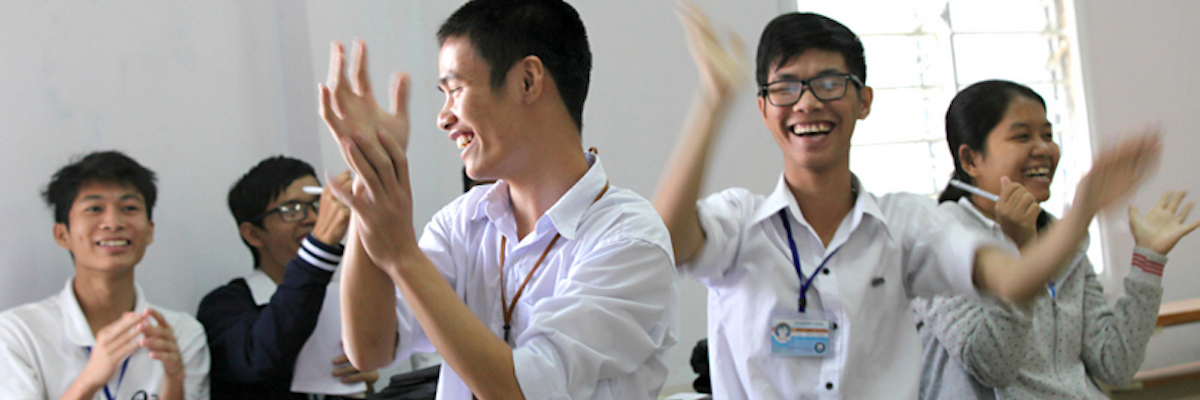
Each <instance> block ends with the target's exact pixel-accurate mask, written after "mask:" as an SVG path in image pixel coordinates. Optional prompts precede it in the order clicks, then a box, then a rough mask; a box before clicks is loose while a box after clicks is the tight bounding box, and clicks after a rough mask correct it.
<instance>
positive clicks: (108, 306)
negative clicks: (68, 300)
mask: <svg viewBox="0 0 1200 400" xmlns="http://www.w3.org/2000/svg"><path fill="white" fill-rule="evenodd" d="M72 286H73V289H74V290H75V299H76V300H78V301H79V308H80V309H81V310H83V316H84V317H85V318H87V321H88V326H90V327H91V329H92V335H93V336H94V335H95V334H96V332H99V331H100V329H102V328H104V327H106V326H108V325H109V324H111V323H113V322H114V321H116V320H117V319H120V318H121V315H122V314H124V313H126V312H129V311H133V307H134V302H135V301H136V300H137V290H136V289H134V286H133V273H132V272H129V273H124V274H104V273H88V272H83V271H80V270H79V269H76V273H75V283H74V285H72Z"/></svg>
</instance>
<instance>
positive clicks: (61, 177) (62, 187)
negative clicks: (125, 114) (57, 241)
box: [42, 150, 158, 225]
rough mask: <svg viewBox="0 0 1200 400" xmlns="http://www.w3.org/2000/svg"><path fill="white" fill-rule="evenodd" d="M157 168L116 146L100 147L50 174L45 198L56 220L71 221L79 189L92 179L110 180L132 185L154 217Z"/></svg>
mask: <svg viewBox="0 0 1200 400" xmlns="http://www.w3.org/2000/svg"><path fill="white" fill-rule="evenodd" d="M155 179H156V178H155V177H154V171H151V170H150V169H148V168H146V167H143V166H142V165H141V164H138V162H137V161H134V160H133V159H132V158H129V156H127V155H125V154H124V153H121V152H119V151H116V150H109V151H97V152H92V153H89V154H87V155H85V156H83V157H82V158H79V157H77V158H75V159H74V160H73V161H72V162H71V163H70V164H67V165H66V166H64V167H62V168H61V169H59V170H58V172H55V173H54V176H53V177H51V178H50V184H49V185H47V186H46V190H45V191H43V192H42V199H44V200H45V201H46V204H47V205H49V206H50V207H51V208H53V209H54V222H55V223H60V224H67V225H70V224H69V223H68V222H69V219H70V216H71V207H72V206H73V205H75V198H76V197H78V196H79V189H80V188H81V187H83V185H85V184H89V183H95V182H100V183H111V184H118V185H129V186H133V188H134V189H136V190H137V191H138V193H141V195H142V199H143V200H145V202H146V218H147V219H152V218H151V216H152V213H153V210H154V201H155V200H157V199H158V188H157V187H156V186H155V184H154V182H155Z"/></svg>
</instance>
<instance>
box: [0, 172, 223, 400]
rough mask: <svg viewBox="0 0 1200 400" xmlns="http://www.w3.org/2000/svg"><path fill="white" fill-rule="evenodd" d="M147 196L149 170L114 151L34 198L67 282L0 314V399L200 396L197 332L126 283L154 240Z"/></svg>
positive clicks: (60, 177) (203, 381)
mask: <svg viewBox="0 0 1200 400" xmlns="http://www.w3.org/2000/svg"><path fill="white" fill-rule="evenodd" d="M156 193H157V190H156V188H155V186H154V173H153V172H151V171H150V170H148V169H146V168H145V167H142V166H141V165H139V164H138V163H137V162H136V161H134V160H133V159H130V158H129V157H127V156H125V155H124V154H121V153H118V152H115V151H107V152H96V153H92V154H89V155H87V156H86V157H83V158H81V159H79V160H78V161H76V162H74V163H72V164H70V165H67V166H65V167H63V168H62V169H60V170H59V171H58V172H57V173H55V175H54V178H53V179H52V180H51V182H50V185H49V186H48V187H47V189H46V192H45V193H44V196H45V198H46V202H47V203H49V204H50V206H51V207H52V208H53V209H54V220H55V225H54V239H55V241H57V242H58V245H59V246H62V248H64V249H67V251H69V252H70V253H71V258H72V259H73V260H74V262H75V276H74V277H73V278H71V279H69V280H68V281H67V284H66V287H64V288H63V290H62V291H61V292H59V293H58V294H57V295H54V296H51V297H50V298H47V299H45V300H42V301H40V302H37V303H30V304H26V305H22V306H18V307H16V308H13V309H10V310H8V311H5V312H4V313H0V376H2V377H3V379H0V398H5V399H105V400H108V399H129V398H147V399H162V400H182V399H185V398H186V399H207V398H208V367H209V358H208V347H207V344H206V342H205V340H204V328H203V327H201V326H200V323H199V322H196V320H195V319H194V318H192V317H191V316H189V315H187V314H184V313H181V312H176V311H171V310H167V309H163V308H158V307H156V306H154V305H152V304H150V303H149V302H147V301H146V299H145V297H144V296H143V294H142V290H141V288H139V287H138V286H137V285H136V284H135V283H134V279H133V275H134V274H133V273H134V266H136V265H137V264H138V262H140V261H141V260H142V255H144V254H145V252H146V247H147V246H149V245H150V243H151V242H152V241H153V239H154V222H152V221H151V219H150V215H151V211H152V209H153V208H154V201H155V198H156ZM138 396H141V397H138Z"/></svg>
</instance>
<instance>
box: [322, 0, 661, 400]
mask: <svg viewBox="0 0 1200 400" xmlns="http://www.w3.org/2000/svg"><path fill="white" fill-rule="evenodd" d="M438 39H439V43H440V44H441V53H440V58H439V75H440V79H439V88H440V89H441V90H442V91H443V92H445V94H446V102H445V104H444V105H443V107H442V110H441V112H440V113H439V115H438V119H437V122H438V126H439V128H441V129H443V130H445V131H447V132H449V138H450V139H451V140H452V141H455V142H456V143H457V144H458V145H459V147H460V148H462V152H461V155H460V157H461V158H462V160H463V163H464V164H465V165H466V168H467V173H468V175H469V176H470V177H471V178H473V179H479V180H488V179H497V180H498V181H497V182H496V183H495V184H490V185H484V186H479V187H476V188H474V189H472V190H471V191H470V192H468V193H467V194H465V195H463V196H461V197H459V198H458V199H456V200H455V201H453V202H452V203H450V204H449V205H447V206H446V207H445V208H443V209H442V210H441V211H439V212H438V213H437V214H436V215H435V216H434V217H433V221H431V222H430V223H429V224H428V225H427V226H426V228H425V232H424V234H423V235H422V236H421V238H420V240H419V241H418V239H417V236H416V233H415V232H414V230H413V221H412V196H411V188H410V186H409V179H408V170H407V161H406V158H405V154H406V153H405V151H406V148H407V141H408V140H407V139H408V113H407V104H406V101H407V99H406V98H405V97H406V91H407V87H408V81H407V79H408V78H407V77H406V76H398V77H397V79H396V82H397V84H395V85H394V86H393V88H392V92H391V94H392V100H393V108H392V110H391V111H390V112H385V111H383V110H381V109H379V107H378V106H377V105H376V104H375V102H374V98H373V96H372V93H371V91H370V85H369V83H368V82H367V75H366V72H365V70H366V68H365V56H364V54H363V52H364V49H363V46H362V44H361V43H358V44H356V46H355V53H356V54H355V59H356V61H357V63H356V66H355V69H354V71H353V72H354V73H353V74H352V77H353V78H354V80H353V81H350V82H347V81H346V80H345V78H344V76H343V74H342V64H343V55H342V51H341V48H340V46H337V45H335V49H334V54H333V60H332V63H331V64H332V66H331V71H330V72H331V77H330V78H331V82H330V84H329V87H322V89H321V99H322V106H323V107H322V112H323V117H324V118H325V121H326V123H327V124H328V125H329V127H330V129H331V130H332V131H333V133H334V135H335V137H336V138H337V139H338V142H339V143H340V144H341V146H342V150H343V155H344V156H345V157H346V159H347V160H348V161H349V162H350V165H351V167H352V168H353V169H354V171H355V172H356V173H357V175H358V176H357V177H356V178H355V179H356V180H355V182H354V183H353V187H352V188H345V187H343V188H339V189H338V190H335V193H337V194H338V196H339V197H340V198H342V199H343V202H344V203H346V204H347V205H349V206H350V207H351V209H352V210H353V217H352V218H351V233H350V237H349V239H348V243H347V252H346V256H345V258H344V259H343V268H344V269H343V274H344V275H343V278H342V288H343V289H342V309H343V313H342V315H343V325H344V327H345V329H344V330H343V332H344V338H345V341H346V346H347V350H348V351H347V353H348V354H349V355H350V358H351V361H352V362H353V363H354V364H355V365H356V366H358V367H359V368H368V369H369V368H375V367H378V366H382V365H385V364H386V363H388V362H390V361H391V360H392V359H393V357H394V356H395V353H396V350H397V349H399V350H400V352H401V353H403V352H406V351H409V350H411V349H413V348H417V349H425V350H431V349H433V348H436V350H437V351H438V353H439V354H440V355H441V356H442V357H443V359H444V360H445V364H444V365H445V367H444V368H443V369H442V375H441V380H440V382H439V390H438V398H439V399H456V400H468V399H471V398H472V397H477V398H479V399H483V400H487V399H521V398H528V399H566V398H571V399H620V400H627V399H654V398H657V396H658V393H659V391H660V390H661V389H662V386H663V383H664V381H665V379H666V374H667V366H666V365H665V364H664V352H665V350H666V349H667V348H668V347H670V346H671V345H672V344H673V343H674V342H675V337H674V330H675V327H674V325H675V319H676V313H677V307H678V300H677V297H676V291H675V281H674V279H675V277H674V274H675V272H674V269H673V268H672V262H673V260H672V255H671V246H670V238H669V237H668V235H667V230H666V229H665V227H664V226H663V225H662V221H661V220H660V219H659V218H658V216H657V215H655V213H654V209H653V208H652V207H651V206H650V204H649V202H647V201H646V200H645V199H643V198H641V197H640V196H638V195H637V194H635V193H633V192H632V191H629V190H627V189H621V188H619V187H618V184H619V183H618V182H611V184H610V182H609V179H608V177H607V175H606V173H605V171H604V168H603V166H602V165H601V163H600V159H599V157H598V156H596V155H594V154H593V155H587V154H585V153H584V152H583V149H582V139H581V137H580V132H581V131H580V129H581V118H582V114H583V102H584V98H585V97H586V94H587V87H588V80H589V74H590V70H591V52H590V50H589V49H588V44H587V36H586V33H585V32H584V28H583V24H582V22H581V21H580V19H579V16H578V14H577V13H576V12H575V10H574V9H572V8H571V7H570V6H569V5H567V4H565V3H563V2H561V1H558V0H537V1H473V2H469V3H467V4H466V5H464V6H463V7H462V8H460V9H459V10H458V11H456V12H455V13H454V14H453V15H452V16H451V17H450V18H449V19H448V20H447V21H446V22H445V23H444V24H443V25H442V27H441V29H440V30H439V33H438ZM397 292H398V293H399V297H400V298H402V299H403V300H404V303H407V305H408V307H403V306H401V307H400V308H399V312H397V309H395V308H393V307H392V306H393V305H395V304H397V299H398V298H397ZM408 310H411V314H409V312H408ZM397 314H400V318H397ZM418 325H419V326H418ZM401 356H403V354H401ZM447 367H448V368H447Z"/></svg>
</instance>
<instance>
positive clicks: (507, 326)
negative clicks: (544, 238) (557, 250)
mask: <svg viewBox="0 0 1200 400" xmlns="http://www.w3.org/2000/svg"><path fill="white" fill-rule="evenodd" d="M607 192H608V182H604V190H601V191H600V194H598V195H596V198H595V199H592V204H596V202H597V201H599V200H600V198H601V197H604V194H605V193H607ZM560 237H562V234H557V233H556V234H554V239H550V244H548V245H546V250H542V256H541V257H538V259H537V262H536V263H534V264H533V269H531V270H529V273H528V274H525V280H524V281H522V282H521V286H519V287H518V288H517V293H516V294H514V295H513V300H512V304H511V305H510V304H509V303H508V300H507V299H508V295H507V294H505V293H504V292H505V290H504V259H505V254H504V253H505V249H506V248H507V247H508V238H507V237H505V236H504V235H500V309H501V311H503V312H504V342H505V343H508V342H509V332H510V331H512V316H513V312H514V311H516V309H517V300H520V299H521V294H522V293H524V292H525V285H527V284H529V279H530V278H533V274H534V273H535V272H537V270H538V268H539V267H541V266H542V261H543V260H545V259H546V255H548V254H550V249H551V248H553V247H554V244H555V243H558V238H560Z"/></svg>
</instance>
